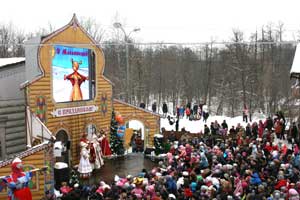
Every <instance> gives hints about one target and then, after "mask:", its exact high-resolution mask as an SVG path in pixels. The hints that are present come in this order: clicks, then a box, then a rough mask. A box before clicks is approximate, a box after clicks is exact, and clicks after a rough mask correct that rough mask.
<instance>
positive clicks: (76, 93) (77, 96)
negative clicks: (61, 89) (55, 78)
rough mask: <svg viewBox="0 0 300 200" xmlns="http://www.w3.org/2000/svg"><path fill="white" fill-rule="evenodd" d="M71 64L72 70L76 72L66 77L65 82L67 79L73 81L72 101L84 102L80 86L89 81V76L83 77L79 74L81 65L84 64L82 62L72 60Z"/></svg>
mask: <svg viewBox="0 0 300 200" xmlns="http://www.w3.org/2000/svg"><path fill="white" fill-rule="evenodd" d="M71 62H72V68H73V71H74V72H73V73H71V74H69V75H65V76H64V80H66V79H67V80H69V81H71V83H72V86H73V88H72V91H71V96H70V101H78V100H82V92H81V89H80V85H81V83H82V82H84V81H85V80H88V76H83V75H82V74H80V73H79V72H78V69H79V65H81V64H82V61H79V62H77V61H74V60H73V59H71Z"/></svg>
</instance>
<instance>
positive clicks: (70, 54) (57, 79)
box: [52, 45, 91, 102]
mask: <svg viewBox="0 0 300 200" xmlns="http://www.w3.org/2000/svg"><path fill="white" fill-rule="evenodd" d="M52 56H53V59H52V83H53V84H52V87H53V88H52V91H53V98H54V100H55V102H70V101H81V100H88V99H90V92H91V90H90V86H89V84H90V81H89V71H90V63H89V61H90V50H89V49H85V48H75V47H69V46H62V45H55V46H54V47H53V51H52Z"/></svg>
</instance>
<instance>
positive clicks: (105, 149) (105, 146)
mask: <svg viewBox="0 0 300 200" xmlns="http://www.w3.org/2000/svg"><path fill="white" fill-rule="evenodd" d="M100 134H101V135H100V138H99V143H100V145H101V150H102V155H103V156H110V155H111V154H112V153H111V149H110V146H109V142H108V140H107V137H106V133H105V132H104V131H103V130H102V129H101V131H100Z"/></svg>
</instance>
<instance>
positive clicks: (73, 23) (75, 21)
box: [21, 13, 114, 89]
mask: <svg viewBox="0 0 300 200" xmlns="http://www.w3.org/2000/svg"><path fill="white" fill-rule="evenodd" d="M71 26H73V28H74V29H76V28H79V29H80V30H81V31H82V32H84V33H85V35H86V36H87V37H88V38H89V39H90V40H91V44H90V45H94V46H95V47H96V48H97V49H98V50H99V51H100V52H101V53H102V55H103V67H102V71H101V75H102V76H103V78H104V79H105V80H106V81H107V82H109V83H110V84H111V85H113V86H114V83H112V82H111V81H110V80H109V79H108V78H107V77H106V76H104V68H105V56H104V52H103V50H102V48H100V45H97V42H96V41H95V40H94V38H93V37H92V36H91V35H90V34H89V33H88V32H87V31H86V30H85V29H84V28H83V27H82V26H81V25H80V24H79V21H78V19H77V17H76V14H75V13H74V14H73V17H72V19H71V21H70V22H69V23H68V24H66V25H65V26H63V27H61V28H60V29H57V30H56V31H54V32H52V33H50V34H49V35H47V36H45V38H43V39H42V40H41V44H44V43H46V42H47V41H49V40H50V39H51V38H53V37H54V36H56V35H58V34H59V33H61V32H63V31H64V30H66V29H67V28H69V27H71ZM65 45H68V44H65ZM42 46H43V45H40V46H39V49H38V56H37V57H38V64H39V68H40V69H41V71H42V74H40V75H38V76H37V77H35V78H34V79H33V80H31V81H29V82H28V83H27V84H24V85H21V89H22V88H24V87H27V86H28V85H31V84H32V83H34V82H35V81H37V80H39V79H40V78H42V77H44V76H45V72H44V69H43V68H42V64H41V59H40V50H41V48H42Z"/></svg>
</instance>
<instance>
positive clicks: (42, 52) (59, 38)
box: [27, 17, 112, 165]
mask: <svg viewBox="0 0 300 200" xmlns="http://www.w3.org/2000/svg"><path fill="white" fill-rule="evenodd" d="M41 43H42V44H41V47H40V49H39V52H38V59H39V63H40V68H41V69H42V71H43V72H44V74H43V75H42V76H41V77H40V78H39V79H37V80H36V81H35V82H33V83H31V84H30V85H29V86H28V90H27V97H28V104H29V106H30V109H31V112H35V111H36V109H37V106H36V99H37V97H38V96H44V97H45V99H46V108H47V111H46V113H47V114H46V122H45V125H46V126H47V127H48V129H49V130H50V131H51V132H52V133H53V134H54V135H55V134H56V133H57V132H58V131H59V130H61V129H64V130H66V131H67V133H68V134H69V138H70V141H71V155H72V156H71V157H72V158H71V159H72V160H71V164H72V165H75V164H78V163H79V148H78V144H79V140H80V137H81V135H82V133H83V132H85V131H86V127H87V125H89V124H94V125H95V126H96V128H97V129H101V128H107V127H108V128H109V127H110V121H111V112H112V109H111V107H112V101H111V97H112V83H111V82H110V81H109V80H107V79H106V78H105V77H104V76H103V71H104V55H103V52H102V50H101V49H100V48H99V47H98V46H96V45H95V42H94V41H93V39H91V38H90V37H89V36H88V35H87V33H86V32H85V31H84V30H83V28H82V27H81V26H80V25H79V24H78V21H77V19H76V17H75V18H73V19H72V20H71V22H70V23H69V24H68V25H66V26H65V27H63V28H61V29H59V30H58V31H56V32H54V33H52V34H50V35H49V36H48V37H46V38H45V39H44V40H43V41H42V42H41ZM53 44H56V45H57V44H59V45H65V46H72V47H80V48H88V49H90V50H92V51H93V52H94V53H95V65H96V66H95V67H96V95H95V98H94V99H93V100H90V101H80V102H79V101H78V102H69V103H56V102H55V101H54V99H53V96H52V67H51V66H52V55H51V52H52V50H53ZM76 44H78V45H76ZM82 44H84V45H82ZM68 95H69V94H68ZM103 96H105V97H106V99H107V100H106V101H105V104H106V105H107V110H106V112H102V111H101V106H100V105H102V104H103V102H102V101H101V98H102V97H103ZM88 105H95V106H98V107H99V109H98V111H97V112H94V113H88V114H81V115H73V116H66V117H53V115H52V114H51V112H52V111H54V110H56V109H58V108H69V107H77V106H88Z"/></svg>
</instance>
